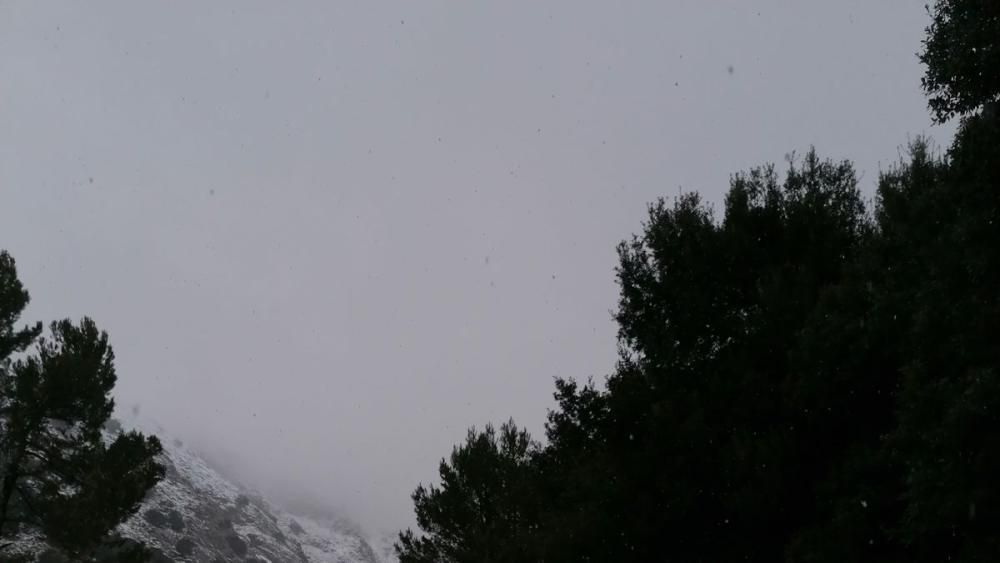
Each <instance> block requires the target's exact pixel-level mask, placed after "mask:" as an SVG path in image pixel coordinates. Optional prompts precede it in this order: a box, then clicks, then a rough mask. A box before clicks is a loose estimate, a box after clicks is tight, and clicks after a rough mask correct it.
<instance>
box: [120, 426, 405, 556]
mask: <svg viewBox="0 0 1000 563" xmlns="http://www.w3.org/2000/svg"><path fill="white" fill-rule="evenodd" d="M164 449H165V453H166V455H165V456H164V463H165V464H166V467H167V476H166V478H165V479H164V480H163V481H162V482H161V483H160V484H158V485H157V486H156V488H154V489H153V491H152V492H151V494H150V495H149V496H148V497H147V499H146V501H145V502H144V503H143V506H142V508H141V509H140V510H139V512H138V513H136V515H135V516H134V517H132V519H130V520H129V521H128V522H126V523H125V524H124V525H122V527H121V532H122V534H123V535H124V536H126V537H129V538H132V539H136V540H140V541H143V542H145V543H146V545H148V546H149V547H151V548H153V549H154V550H155V551H154V553H155V557H154V561H156V562H157V563H169V562H179V561H186V562H199V563H200V562H212V563H214V562H223V561H225V562H230V561H239V562H241V563H250V562H253V563H257V562H270V563H293V562H294V563H355V562H357V563H390V562H391V561H392V559H393V558H392V550H391V547H390V546H389V542H387V541H382V542H377V543H379V544H380V545H378V546H377V548H373V547H372V543H371V542H370V540H369V539H368V538H366V537H365V536H364V535H363V534H362V533H361V532H360V530H359V529H358V528H357V527H356V526H353V525H351V524H350V523H348V522H345V521H342V520H337V519H335V518H332V517H330V518H323V517H316V516H305V515H299V514H291V513H289V512H287V511H286V510H284V509H282V508H280V507H278V506H276V505H274V504H272V503H270V502H268V501H267V500H266V499H264V498H263V497H261V496H260V495H257V494H255V493H254V492H252V491H249V490H246V489H244V488H242V487H240V486H239V485H237V484H235V483H234V482H232V481H231V480H229V479H227V478H226V477H225V476H224V475H222V474H221V473H220V472H219V471H217V470H216V469H214V468H212V467H210V466H209V464H208V463H207V462H206V461H205V460H204V459H203V458H202V457H200V456H199V455H197V454H196V453H194V452H192V451H190V450H189V449H187V448H185V447H184V446H183V445H182V444H181V443H180V442H178V441H171V442H169V443H167V441H165V443H164Z"/></svg>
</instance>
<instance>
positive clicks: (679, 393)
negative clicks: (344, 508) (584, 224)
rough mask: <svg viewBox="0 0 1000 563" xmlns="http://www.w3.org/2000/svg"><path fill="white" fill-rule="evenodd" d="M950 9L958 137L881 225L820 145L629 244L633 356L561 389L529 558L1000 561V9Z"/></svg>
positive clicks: (908, 182)
mask: <svg viewBox="0 0 1000 563" xmlns="http://www.w3.org/2000/svg"><path fill="white" fill-rule="evenodd" d="M932 17H933V20H934V21H933V24H932V25H931V27H930V28H928V38H927V40H926V41H925V51H924V53H923V54H922V55H921V58H922V60H923V62H924V63H925V64H926V65H927V75H926V76H925V80H924V88H925V90H927V93H928V95H929V96H931V108H932V110H933V111H934V112H935V117H936V119H938V120H944V119H948V118H950V117H951V116H954V115H961V116H962V120H961V123H960V125H959V129H958V133H957V135H956V138H955V140H954V142H953V144H952V145H951V147H950V149H949V150H948V151H947V153H946V154H944V155H940V154H937V153H936V152H935V151H934V150H933V149H932V147H931V145H930V144H929V142H927V141H926V140H923V139H919V140H918V141H916V142H915V143H914V144H913V145H912V146H911V147H910V154H909V156H908V158H907V159H905V160H904V161H902V162H901V163H900V164H899V165H897V166H896V167H894V168H892V169H890V170H889V171H887V172H886V173H884V174H882V175H881V177H880V179H879V187H878V193H877V199H876V201H875V205H874V207H873V208H872V210H871V211H869V210H867V209H866V206H865V205H864V204H863V202H862V200H861V197H860V194H859V192H858V189H857V186H856V179H855V175H854V172H853V169H852V167H851V165H850V164H849V163H848V162H839V163H835V162H831V161H823V160H821V159H820V158H819V157H818V156H817V155H816V154H815V152H814V151H810V152H809V153H807V154H806V156H805V158H804V159H802V160H801V161H796V160H795V159H792V161H791V165H790V167H789V171H788V173H787V175H786V176H785V177H784V179H783V180H782V181H779V179H778V175H777V174H776V172H775V168H774V166H764V167H760V168H756V169H753V170H751V171H750V172H747V173H741V174H737V175H735V176H734V177H733V178H732V181H731V185H730V189H729V192H728V194H727V196H726V200H725V208H724V214H723V217H722V218H721V220H717V219H716V218H715V216H714V214H713V210H712V209H711V208H710V207H708V206H706V205H705V204H703V203H702V202H701V200H700V199H699V197H698V196H697V195H696V194H689V195H686V196H682V197H680V198H678V199H677V200H676V201H675V202H674V203H673V204H668V203H667V202H666V201H664V200H660V201H658V202H656V203H654V204H653V205H651V206H650V208H649V216H648V220H647V222H646V223H645V224H644V225H643V229H642V232H641V233H640V234H639V235H638V236H635V237H633V238H632V239H631V240H629V241H625V242H623V243H621V244H620V245H619V266H618V282H619V287H620V296H619V306H618V310H617V312H616V315H615V318H616V320H617V322H618V325H619V334H618V339H619V349H620V358H619V362H618V366H617V368H616V370H615V371H614V373H612V374H611V375H610V376H609V377H607V379H606V381H605V385H603V386H599V385H597V384H594V383H592V382H588V383H587V384H585V385H580V384H578V383H576V382H575V381H572V380H560V381H557V382H556V393H555V398H556V408H555V409H553V410H552V411H551V412H550V413H549V417H548V424H547V425H546V437H547V438H548V443H547V445H545V446H544V447H542V448H539V449H538V450H537V451H536V452H535V453H534V455H533V456H532V463H530V464H529V465H527V466H526V467H527V468H528V470H529V471H530V473H531V475H530V476H529V477H528V478H527V480H526V482H528V483H530V484H531V485H530V486H531V490H532V491H533V494H532V495H530V496H528V497H524V496H520V497H515V498H519V499H521V501H522V502H525V504H523V505H522V510H524V511H526V512H530V513H532V514H535V513H536V512H537V518H533V519H532V521H533V522H536V523H537V524H534V525H533V526H531V527H530V528H529V529H530V530H531V533H530V534H529V535H528V537H530V540H531V541H522V540H521V539H520V538H521V537H522V536H519V535H517V534H513V533H511V534H509V535H507V536H506V539H507V540H508V541H511V542H515V543H517V544H518V545H528V546H531V550H530V551H528V552H526V555H524V556H523V560H537V561H546V562H549V563H557V562H563V561H565V562H576V561H587V560H590V561H620V562H627V561H635V562H640V561H685V562H687V561H737V560H738V561H780V560H784V561H789V562H803V563H805V562H810V563H817V562H838V561H872V562H874V561H892V562H904V561H906V562H910V561H914V562H932V561H969V562H972V561H996V560H1000V539H998V538H997V534H996V530H997V529H998V527H1000V484H998V482H997V480H996V476H997V475H998V474H1000V346H998V345H997V335H998V334H1000V294H998V292H997V280H1000V111H997V104H998V96H1000V82H998V80H1000V44H998V43H997V42H998V40H1000V3H997V2H994V1H991V0H978V1H977V0H939V1H938V2H937V3H936V4H935V6H934V10H933V12H932ZM484 459H486V458H484ZM418 492H419V491H418ZM458 496H459V498H468V495H461V494H460V495H458ZM417 498H418V497H415V499H417ZM419 498H420V502H424V503H426V497H425V496H420V497H419ZM525 499H530V501H531V502H532V503H534V504H530V503H527V500H525ZM435 507H436V510H440V511H441V512H440V514H438V515H436V516H435V521H449V522H455V523H456V526H455V529H457V530H459V531H460V532H461V534H467V533H468V532H469V530H471V529H473V526H472V525H471V524H470V522H471V520H468V519H458V520H450V518H452V516H453V515H455V514H459V512H457V511H456V510H455V509H454V508H453V507H451V506H450V505H448V504H445V503H440V504H436V505H435ZM456 537H458V536H456ZM460 537H465V536H460ZM459 543H460V545H462V546H463V547H465V548H467V551H466V552H464V554H463V557H464V559H461V560H476V557H473V555H476V556H478V559H479V560H483V557H482V553H483V552H482V551H481V550H480V551H477V550H479V549H480V547H479V545H478V544H475V543H472V542H459ZM412 560H413V561H438V560H441V561H453V560H459V559H447V558H443V559H435V558H434V557H430V558H427V559H412Z"/></svg>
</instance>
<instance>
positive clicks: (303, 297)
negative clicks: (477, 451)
mask: <svg viewBox="0 0 1000 563" xmlns="http://www.w3.org/2000/svg"><path fill="white" fill-rule="evenodd" d="M926 22H927V18H926V14H925V12H924V9H923V3H921V2H903V1H893V2H889V1H886V2H871V1H870V0H867V1H862V0H857V1H848V2H818V1H816V2H799V1H796V2H792V1H785V2H775V1H762V0H761V1H753V2H746V1H739V2H735V1H730V2H721V1H720V2H704V1H686V2H674V1H667V0H661V1H655V2H623V3H611V2H597V1H588V2H583V1H580V0H565V1H559V2H555V1H552V2H443V1H438V2H432V1H427V2H404V1H397V2H350V3H349V2H328V1H313V2H268V1H240V2H218V1H213V2H205V1H203V0H199V1H174V2H134V1H117V2H68V1H64V2H54V1H53V2H30V1H23V2H4V3H3V4H0V76H2V79H0V248H7V249H8V250H9V251H10V252H11V253H12V254H13V255H14V257H15V258H16V259H17V261H18V265H19V268H20V272H21V277H22V279H23V280H24V281H25V282H26V284H27V286H28V288H29V290H30V291H31V293H32V297H33V299H34V302H33V303H32V306H31V308H30V310H29V314H28V317H29V318H30V319H45V320H50V319H53V318H58V317H64V316H73V317H78V316H80V315H84V314H87V315H91V316H93V317H94V318H95V319H96V320H97V321H98V323H99V324H100V325H101V326H102V327H104V328H105V329H107V330H108V331H109V332H110V333H111V337H112V341H113V343H114V345H115V349H116V353H117V356H118V371H119V376H120V383H119V387H118V390H117V391H116V394H117V396H118V397H119V402H120V404H122V405H125V406H128V405H131V404H133V403H141V405H142V407H143V411H144V412H145V413H146V414H148V415H149V416H151V417H154V418H155V419H157V420H160V421H161V422H162V423H163V424H164V425H166V426H167V427H168V428H170V429H171V430H172V431H173V432H175V433H177V434H178V435H180V436H182V437H184V438H186V439H187V440H188V441H189V442H192V443H196V444H198V445H199V446H201V447H203V448H207V447H221V448H222V450H221V452H222V453H223V454H225V455H226V456H228V457H229V458H230V459H232V460H236V461H235V465H236V466H238V467H239V468H240V469H241V471H242V472H243V476H244V478H245V479H247V480H248V481H250V482H252V483H255V484H257V485H259V486H262V487H264V488H266V489H271V490H278V491H290V492H295V491H311V492H312V493H313V494H315V495H316V496H317V498H322V499H327V500H329V501H330V502H332V503H335V504H336V505H338V506H339V507H340V508H341V509H342V510H344V511H345V512H347V513H349V514H350V515H352V516H354V517H356V518H359V519H360V520H362V521H363V522H366V523H368V524H374V525H377V526H386V527H389V526H402V525H408V524H409V523H410V522H411V519H412V516H411V504H410V501H409V493H410V491H411V490H412V489H413V487H414V486H415V485H416V484H417V483H418V482H420V481H424V482H427V481H429V480H433V479H434V478H435V476H436V467H437V461H438V459H439V458H440V457H441V456H442V455H445V454H446V453H447V452H448V451H449V450H450V448H451V446H452V445H453V444H454V443H456V442H458V441H460V440H461V439H462V437H463V435H464V433H465V430H466V428H467V427H468V426H470V425H473V424H477V425H481V424H483V423H485V422H487V421H498V420H502V419H505V418H507V417H508V416H513V417H515V419H516V420H517V421H518V422H520V423H522V424H524V425H527V426H528V427H529V428H530V429H531V430H532V431H533V433H535V434H536V435H538V436H541V430H542V424H543V421H544V415H545V410H546V408H547V407H549V406H550V404H551V399H550V396H551V390H552V378H553V377H554V376H572V377H587V376H590V375H594V376H598V377H600V376H601V375H603V374H606V373H607V372H609V371H610V370H611V369H612V366H613V364H614V360H615V340H614V335H615V326H614V324H613V323H612V321H611V317H610V310H611V309H612V308H613V307H614V306H615V302H616V298H617V291H616V286H615V284H614V274H613V268H614V265H615V253H614V246H615V243H616V242H617V241H618V240H620V239H622V238H624V237H627V236H628V235H629V234H630V233H632V232H635V231H637V230H638V229H639V228H640V222H641V220H642V219H643V218H644V214H645V205H646V203H647V202H649V201H651V200H653V199H654V198H656V197H657V196H660V195H667V196H673V195H676V194H677V193H678V189H679V188H683V189H684V190H698V191H700V192H701V193H702V194H703V195H704V196H705V197H706V198H707V199H708V200H709V201H713V202H716V204H717V207H718V205H720V204H721V196H722V194H723V193H724V190H725V189H726V187H727V182H728V177H729V175H730V173H732V172H734V171H737V170H740V169H745V168H747V167H749V166H752V165H755V164H759V163H762V162H767V161H777V162H779V163H780V162H781V160H782V158H783V155H784V154H785V153H787V152H789V151H791V150H799V151H802V150H805V149H807V148H808V146H809V145H810V144H815V145H816V147H817V149H818V150H819V151H820V153H821V154H822V155H824V156H829V157H833V158H838V159H839V158H851V159H853V160H854V161H855V162H856V163H857V166H858V168H859V172H860V173H861V174H863V178H862V185H863V187H864V189H865V190H866V191H867V192H869V193H870V192H871V191H872V189H873V187H874V183H875V180H876V177H877V172H878V169H879V166H880V163H881V165H882V166H883V167H884V166H885V165H886V164H887V163H889V162H892V161H894V160H896V159H897V158H898V154H899V148H900V146H901V145H904V144H905V143H906V142H907V140H908V139H909V138H912V137H913V136H914V135H917V134H921V133H929V134H930V135H932V136H933V137H935V138H936V139H937V140H938V142H939V143H941V144H944V143H946V142H947V141H948V140H949V139H950V134H951V130H950V128H933V129H932V128H930V119H929V117H928V114H927V112H926V110H925V101H924V99H923V97H922V95H921V94H920V91H919V78H920V73H921V69H920V67H919V64H918V62H917V60H916V57H915V55H914V53H915V52H916V51H917V50H918V49H919V42H920V39H921V37H922V34H923V27H924V26H925V25H926Z"/></svg>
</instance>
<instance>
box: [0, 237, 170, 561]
mask: <svg viewBox="0 0 1000 563" xmlns="http://www.w3.org/2000/svg"><path fill="white" fill-rule="evenodd" d="M27 303H28V295H27V292H25V291H24V289H23V288H22V287H21V284H20V282H19V281H18V280H17V272H16V270H15V268H14V261H13V260H12V259H11V258H10V256H9V255H7V254H6V253H4V252H0V352H2V353H3V354H4V355H3V356H0V458H2V463H0V477H2V487H0V538H3V539H7V538H10V537H13V535H14V534H16V533H17V530H18V529H19V530H22V531H27V530H33V531H35V532H40V533H41V534H42V535H44V536H45V538H46V539H47V540H48V541H49V543H51V544H52V545H53V546H55V547H58V548H59V549H61V550H63V551H65V552H66V553H67V554H69V555H71V556H72V557H75V558H88V557H92V556H93V553H94V552H95V550H96V549H98V548H102V547H107V546H108V545H109V543H108V542H112V543H114V542H117V541H118V540H116V539H114V538H112V537H110V536H109V535H108V534H109V532H111V531H112V530H113V529H114V528H115V527H116V526H117V525H118V524H119V523H121V522H122V521H124V520H125V519H126V518H128V517H129V516H130V515H131V514H132V513H133V512H134V511H135V510H136V508H137V507H138V506H139V503H140V502H141V501H142V499H143V497H144V496H145V494H146V491H148V490H149V488H150V487H152V486H153V485H154V484H156V482H157V481H159V479H160V478H162V475H163V468H162V467H161V466H160V465H159V464H158V463H157V462H156V460H155V457H156V456H157V455H158V454H159V453H160V451H161V448H160V444H159V442H158V441H157V440H156V438H147V437H145V436H142V435H141V434H138V433H135V432H126V433H119V434H118V435H117V436H115V437H114V438H113V439H110V440H106V439H105V435H104V432H103V430H104V427H105V425H106V424H107V422H108V420H109V417H110V415H111V411H112V410H113V408H114V402H113V400H112V399H111V397H110V393H111V390H112V388H113V387H114V384H115V381H116V375H115V370H114V353H113V352H112V350H111V346H110V345H109V344H108V336H107V334H106V333H104V332H101V331H100V330H98V328H97V326H96V325H95V324H94V322H93V321H91V320H90V319H87V318H84V319H83V320H82V321H81V322H80V323H79V324H74V323H72V322H70V321H68V320H64V321H58V322H54V323H52V324H51V325H50V335H49V336H48V337H45V338H42V337H40V336H39V334H40V326H36V327H32V328H25V329H17V328H16V326H15V324H16V322H17V319H18V318H19V316H20V313H21V311H22V310H23V308H24V307H25V306H26V305H27ZM18 352H23V354H19V355H18V356H16V357H14V358H12V357H11V354H13V353H18ZM126 552H127V553H126ZM115 553H116V555H115V557H117V558H118V559H116V560H119V559H122V558H124V559H123V560H125V559H127V560H132V559H135V558H136V557H138V556H139V555H141V554H138V551H137V550H134V549H129V550H123V549H119V550H118V551H116V552H115ZM137 554H138V555H137Z"/></svg>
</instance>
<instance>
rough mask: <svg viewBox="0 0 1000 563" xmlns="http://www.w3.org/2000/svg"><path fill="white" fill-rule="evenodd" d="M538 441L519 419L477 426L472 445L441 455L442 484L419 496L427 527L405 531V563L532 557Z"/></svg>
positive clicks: (506, 562)
mask: <svg viewBox="0 0 1000 563" xmlns="http://www.w3.org/2000/svg"><path fill="white" fill-rule="evenodd" d="M536 447H537V445H536V444H535V443H533V442H532V440H531V437H530V436H529V435H528V433H527V432H526V431H524V430H520V429H518V428H517V426H516V425H515V424H514V422H513V421H508V422H506V423H504V424H503V425H501V426H500V428H499V431H497V430H496V429H495V428H494V427H493V426H492V425H487V426H486V428H485V429H484V430H483V431H482V432H477V431H476V429H475V428H473V429H470V430H469V433H468V436H467V437H466V440H465V443H464V444H463V445H461V446H458V447H456V448H455V449H454V451H452V453H451V456H450V458H449V459H448V460H447V461H446V460H441V465H440V469H439V472H440V478H441V484H440V486H435V485H431V486H429V487H424V486H423V485H421V486H419V487H418V488H417V490H416V491H415V492H414V493H413V503H414V506H415V508H416V513H417V524H418V525H419V526H420V528H421V529H422V530H423V531H424V534H423V535H421V536H418V535H416V534H414V533H413V532H412V531H411V530H407V531H405V532H403V533H401V534H400V536H399V542H398V543H397V544H396V552H397V554H398V555H399V560H400V563H519V562H528V561H532V558H531V556H530V555H529V553H530V534H531V532H532V530H533V526H534V518H535V515H534V510H533V505H534V501H533V499H532V497H531V490H532V489H531V485H530V481H531V475H532V465H531V464H532V456H533V454H534V451H535V449H536Z"/></svg>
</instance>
